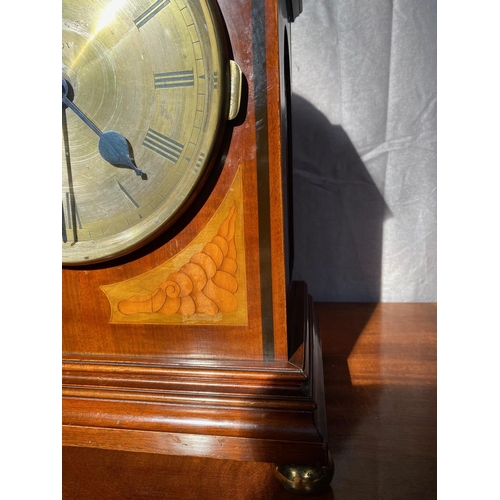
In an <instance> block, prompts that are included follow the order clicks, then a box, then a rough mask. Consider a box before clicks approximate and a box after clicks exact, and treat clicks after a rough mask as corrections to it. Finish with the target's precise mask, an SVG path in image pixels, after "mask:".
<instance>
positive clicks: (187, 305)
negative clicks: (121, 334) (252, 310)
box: [101, 173, 247, 324]
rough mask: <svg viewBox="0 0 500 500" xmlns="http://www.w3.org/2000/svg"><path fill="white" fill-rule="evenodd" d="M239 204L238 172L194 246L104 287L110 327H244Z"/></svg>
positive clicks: (242, 255)
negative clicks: (206, 324)
mask: <svg viewBox="0 0 500 500" xmlns="http://www.w3.org/2000/svg"><path fill="white" fill-rule="evenodd" d="M240 204H241V175H240V173H238V174H237V175H236V176H235V179H234V181H233V184H232V187H231V189H230V190H229V192H228V195H227V196H226V198H225V199H224V200H223V202H222V203H221V205H220V207H219V209H218V210H217V212H216V213H215V214H214V216H213V217H212V219H211V220H210V221H209V222H208V224H207V225H206V227H205V228H204V229H203V230H202V231H201V232H200V234H199V235H198V237H197V238H195V240H194V241H193V242H191V244H189V245H188V246H187V247H186V248H184V249H182V250H181V251H180V252H179V253H177V254H176V255H175V256H174V257H172V258H171V259H169V260H168V261H167V262H165V263H164V264H163V265H161V266H159V267H157V268H156V269H154V270H152V271H150V272H147V273H144V274H142V275H139V276H137V277H136V278H132V279H131V280H127V281H124V282H121V283H115V284H113V285H107V286H102V287H101V288H102V290H103V291H104V293H105V294H106V296H107V297H108V300H109V302H110V305H111V310H112V313H111V322H112V323H170V324H175V323H185V322H187V321H188V322H201V323H203V322H207V321H209V322H213V321H217V322H222V323H227V324H246V322H247V307H246V290H245V286H244V283H245V273H244V271H245V269H244V267H245V266H244V251H243V245H244V242H243V232H242V229H241V225H242V223H243V220H242V217H241V207H240V209H239V210H238V205H240ZM213 228H214V229H213ZM207 240H208V241H207Z"/></svg>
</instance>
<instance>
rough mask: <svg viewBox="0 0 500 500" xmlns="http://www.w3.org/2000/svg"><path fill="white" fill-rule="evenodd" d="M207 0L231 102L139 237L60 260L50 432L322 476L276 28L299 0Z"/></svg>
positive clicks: (281, 33)
mask: <svg viewBox="0 0 500 500" xmlns="http://www.w3.org/2000/svg"><path fill="white" fill-rule="evenodd" d="M197 2H198V0H196V1H194V0H193V2H188V1H187V0H172V2H171V3H172V6H173V7H175V8H178V9H179V11H180V12H184V10H183V5H184V4H188V3H189V4H190V5H191V7H193V8H194V6H195V4H197ZM163 3H165V2H163ZM163 3H161V2H160V3H158V2H156V3H154V2H152V5H156V6H157V7H155V8H158V6H159V5H161V6H162V7H161V8H162V9H165V12H166V9H168V8H170V3H169V2H166V3H165V5H163ZM213 5H215V4H213ZM152 8H153V7H152ZM218 8H220V15H221V19H222V20H223V21H224V25H225V30H226V31H227V38H228V40H229V45H230V48H231V49H230V50H231V54H230V57H231V59H234V60H235V61H236V63H237V64H238V65H239V67H240V68H241V71H242V78H243V85H242V103H241V110H240V112H239V114H238V116H237V117H236V119H235V120H234V122H233V123H232V124H231V125H230V126H228V127H227V128H226V129H225V131H224V135H223V136H221V138H220V144H219V146H220V147H219V149H218V150H217V153H216V154H214V155H213V157H212V158H211V160H210V161H211V163H212V166H211V170H210V171H207V175H206V179H205V180H204V182H203V183H202V184H201V186H199V188H197V189H196V190H195V191H193V193H192V194H190V197H192V198H193V199H190V200H189V206H188V208H187V209H186V210H185V211H184V212H183V213H182V215H181V216H180V217H179V218H178V219H176V221H175V223H173V224H172V225H170V226H169V227H168V228H167V229H166V230H165V231H164V232H162V233H161V234H158V235H157V236H156V237H155V238H154V239H153V240H151V241H148V243H147V244H145V245H143V246H141V247H140V248H135V247H134V248H133V249H132V250H133V251H132V252H131V253H129V254H128V255H122V256H120V257H119V258H118V259H113V260H109V261H105V262H101V263H97V264H93V265H90V266H81V267H78V268H76V267H65V268H63V444H64V445H66V446H75V447H94V448H102V449H110V450H123V451H135V452H144V453H153V454H166V455H168V454H175V455H191V456H200V457H210V458H227V459H233V460H245V461H261V462H270V463H274V464H278V466H279V469H280V470H281V471H282V472H283V473H282V475H283V477H286V476H287V475H288V476H289V475H290V474H292V471H293V474H295V477H299V475H300V476H301V479H300V481H299V482H300V483H301V484H302V485H303V486H304V488H306V490H307V489H311V488H312V486H311V484H312V483H314V485H315V486H314V488H316V487H319V486H317V485H322V486H321V487H327V486H328V484H327V483H329V480H328V478H329V477H330V475H331V473H332V472H333V469H332V466H331V459H330V457H329V453H328V446H327V437H326V411H325V401H324V390H323V369H322V356H321V341H320V336H319V331H318V325H317V320H316V317H315V314H314V309H313V304H312V299H311V297H310V296H309V295H308V293H307V286H306V285H305V283H302V282H292V281H291V271H292V267H293V234H292V230H291V227H292V221H291V219H292V217H291V214H292V204H291V184H290V181H291V171H290V161H291V159H290V132H289V126H290V82H289V68H290V66H289V28H290V21H291V20H293V18H294V16H296V15H297V13H298V12H299V11H300V2H294V1H283V2H275V1H274V0H253V1H249V0H219V2H218ZM162 12H163V11H162ZM134 15H135V14H134ZM134 19H136V20H137V19H139V21H138V22H140V24H141V30H146V28H148V26H147V25H146V26H144V25H143V21H142V19H143V18H142V17H139V14H138V15H137V16H136V17H134ZM151 22H152V21H151ZM183 22H185V20H184V21H183ZM148 24H149V21H148ZM151 26H152V25H151ZM167 73H168V74H170V73H169V72H168V71H167ZM190 75H191V73H189V75H188V76H190ZM188 90H189V87H188ZM175 92H176V94H175V95H176V96H177V97H176V98H177V99H183V98H187V97H186V96H187V95H188V94H183V90H182V89H181V88H176V89H175ZM169 95H171V98H173V96H174V94H169ZM228 107H230V105H229V104H228ZM134 151H135V147H134ZM182 154H184V153H179V158H181V157H182ZM130 173H131V174H132V175H134V173H133V172H130ZM284 464H288V465H284ZM304 466H307V467H305V469H307V468H309V470H310V471H313V472H314V474H312V473H311V472H309V473H307V472H304V473H302V472H298V471H299V470H300V471H302V470H305V469H304ZM311 468H312V469H311ZM325 471H326V472H325ZM313 476H314V478H315V479H314V480H313V481H312V482H309V483H308V480H307V478H308V477H309V478H311V477H313ZM318 477H321V478H322V479H321V480H319V479H318ZM325 478H326V479H325ZM296 481H298V480H296Z"/></svg>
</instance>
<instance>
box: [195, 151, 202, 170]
mask: <svg viewBox="0 0 500 500" xmlns="http://www.w3.org/2000/svg"><path fill="white" fill-rule="evenodd" d="M204 159H205V153H203V152H202V153H200V156H199V157H198V161H197V162H196V165H195V167H194V172H195V173H198V170H199V169H200V167H201V165H202V163H203V160H204Z"/></svg>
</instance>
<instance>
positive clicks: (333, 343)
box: [63, 303, 437, 500]
mask: <svg viewBox="0 0 500 500" xmlns="http://www.w3.org/2000/svg"><path fill="white" fill-rule="evenodd" d="M436 309H437V308H436V304H420V303H419V304H417V303H405V304H393V303H390V304H388V303H386V304H332V303H320V304H316V310H317V312H318V317H319V324H320V331H321V337H322V344H323V362H324V377H325V398H326V404H327V417H328V442H329V446H330V450H331V453H332V455H333V458H334V461H335V476H334V478H333V481H332V483H331V489H330V490H329V491H328V492H326V493H323V494H321V495H319V496H316V497H314V498H318V499H333V498H334V499H335V500H365V499H367V500H371V499H374V500H375V499H383V500H392V499H394V500H411V499H418V500H428V499H433V498H436V497H437V493H436V489H437V460H436V447H437V437H436V428H437V425H436V394H437V391H436V352H437V343H436ZM96 492H98V497H96V496H95V495H96ZM63 498H64V499H65V500H66V499H67V500H73V499H74V500H83V499H85V500H87V499H88V500H90V499H92V500H95V499H96V498H99V500H101V499H102V500H104V499H110V500H111V499H117V500H118V499H120V500H127V499H143V498H155V499H160V498H162V499H163V498H164V499H170V500H176V499H179V500H180V499H183V500H184V499H185V500H188V499H193V500H209V499H217V500H223V499H231V500H239V499H242V500H243V499H248V500H250V499H251V500H261V499H262V500H271V499H277V500H280V499H291V498H297V496H296V495H294V494H292V493H288V492H287V491H286V490H284V489H283V487H282V486H281V485H279V484H278V483H277V481H276V480H275V478H274V476H273V472H272V466H271V464H266V463H259V462H236V461H231V460H214V459H206V458H193V457H173V456H163V455H148V454H141V453H126V452H115V451H108V450H97V449H91V448H64V449H63Z"/></svg>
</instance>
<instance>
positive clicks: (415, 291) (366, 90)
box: [291, 0, 437, 302]
mask: <svg viewBox="0 0 500 500" xmlns="http://www.w3.org/2000/svg"><path fill="white" fill-rule="evenodd" d="M291 42H292V89H293V94H294V95H293V98H292V117H293V140H294V205H295V211H294V231H295V267H294V278H295V279H301V280H304V281H306V282H307V283H308V285H309V291H310V293H311V294H312V296H313V298H314V300H316V301H378V300H380V301H383V302H406V301H415V302H427V301H431V302H433V301H435V300H436V260H437V257H436V201H437V196H436V97H437V95H436V94H437V91H436V0H418V1H416V0H303V12H302V13H301V14H300V16H299V17H298V18H297V19H296V20H295V22H294V23H293V24H292V31H291Z"/></svg>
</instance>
